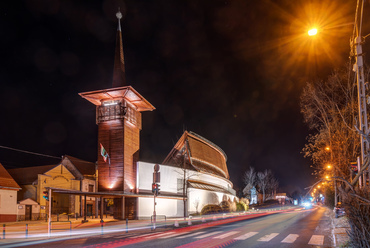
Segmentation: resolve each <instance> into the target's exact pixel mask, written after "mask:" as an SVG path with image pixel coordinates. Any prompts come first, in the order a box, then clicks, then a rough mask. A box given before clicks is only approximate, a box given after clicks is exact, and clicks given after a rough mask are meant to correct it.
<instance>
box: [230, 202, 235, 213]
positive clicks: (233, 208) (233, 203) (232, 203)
mask: <svg viewBox="0 0 370 248" xmlns="http://www.w3.org/2000/svg"><path fill="white" fill-rule="evenodd" d="M230 211H231V212H235V211H236V202H234V201H233V202H231V203H230Z"/></svg>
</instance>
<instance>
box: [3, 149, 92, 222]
mask: <svg viewBox="0 0 370 248" xmlns="http://www.w3.org/2000/svg"><path fill="white" fill-rule="evenodd" d="M8 171H9V173H10V174H11V175H12V177H13V178H14V179H15V181H17V183H18V184H19V185H20V186H21V188H22V190H21V191H19V192H18V201H20V204H21V205H22V201H23V200H26V199H29V200H33V201H34V202H36V203H38V204H39V205H40V211H39V213H38V214H39V217H38V218H44V217H45V215H46V211H47V206H48V204H49V203H50V202H51V203H52V213H53V214H57V213H58V214H63V213H64V214H76V213H77V214H78V215H80V214H81V213H82V212H83V211H82V210H83V209H82V208H83V206H84V204H83V201H84V199H83V198H81V196H75V195H67V194H58V193H54V194H53V195H52V197H51V199H49V201H47V200H46V199H45V198H44V197H43V196H44V195H45V193H44V192H45V191H46V188H47V187H52V188H59V189H66V190H80V191H83V192H95V189H96V173H97V172H96V169H95V164H94V163H91V162H87V161H83V160H80V159H77V158H74V157H71V156H67V155H66V156H63V158H62V160H61V162H60V163H58V164H54V165H44V166H33V167H25V168H17V169H9V170H8ZM28 205H32V204H28ZM95 205H96V204H95V197H89V198H87V212H88V213H89V215H92V214H93V213H94V211H95ZM31 213H32V214H31V216H32V219H34V218H36V217H35V214H34V212H33V211H31ZM20 218H21V217H20ZM27 218H28V217H27ZM25 219H26V214H25Z"/></svg>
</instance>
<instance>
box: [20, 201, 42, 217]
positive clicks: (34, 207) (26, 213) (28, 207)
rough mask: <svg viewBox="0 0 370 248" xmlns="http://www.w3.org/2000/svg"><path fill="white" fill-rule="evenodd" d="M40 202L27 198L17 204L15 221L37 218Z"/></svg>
mask: <svg viewBox="0 0 370 248" xmlns="http://www.w3.org/2000/svg"><path fill="white" fill-rule="evenodd" d="M40 209H41V208H40V204H38V203H37V202H36V201H34V200H32V199H30V198H28V199H25V200H22V201H19V203H18V204H17V210H18V211H17V221H22V220H38V219H39V218H40Z"/></svg>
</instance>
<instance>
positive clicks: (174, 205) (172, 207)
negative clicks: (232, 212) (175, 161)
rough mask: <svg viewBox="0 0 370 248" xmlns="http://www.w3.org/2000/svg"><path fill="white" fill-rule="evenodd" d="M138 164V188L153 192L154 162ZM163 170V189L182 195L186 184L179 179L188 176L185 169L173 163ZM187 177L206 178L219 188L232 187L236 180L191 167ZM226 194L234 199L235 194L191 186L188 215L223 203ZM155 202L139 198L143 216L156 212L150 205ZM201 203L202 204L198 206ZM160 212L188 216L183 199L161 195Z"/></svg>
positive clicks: (159, 200)
mask: <svg viewBox="0 0 370 248" xmlns="http://www.w3.org/2000/svg"><path fill="white" fill-rule="evenodd" d="M137 167H138V176H137V177H138V179H137V187H138V189H139V192H140V193H149V192H151V190H152V182H153V172H154V164H152V163H146V162H138V163H137ZM159 172H160V173H161V175H160V177H161V183H160V191H161V192H162V194H163V195H165V194H166V193H170V194H178V195H179V197H181V195H182V193H183V191H182V184H181V183H180V185H178V179H183V178H184V174H183V173H184V172H183V170H182V169H180V168H177V167H173V166H167V165H160V170H159ZM186 178H187V179H188V180H196V181H202V182H204V183H209V184H213V185H217V186H219V187H220V186H221V187H223V188H225V189H228V188H230V187H231V186H232V183H231V182H230V181H229V180H227V179H223V178H221V177H216V176H212V175H211V174H208V173H201V172H196V171H190V170H187V171H186ZM224 197H226V198H229V199H230V201H234V198H235V195H233V194H227V193H223V192H215V191H209V190H202V189H194V188H188V200H187V212H188V214H192V213H196V212H197V211H198V212H200V211H201V209H202V208H203V206H204V205H206V204H219V203H220V202H221V201H222V199H223V198H224ZM197 202H198V203H197ZM153 204H154V200H153V198H143V197H140V198H139V200H138V216H139V218H142V217H146V218H147V217H150V216H151V215H153V207H147V206H153ZM197 204H198V206H196V205H197ZM157 214H166V215H167V217H175V216H176V217H182V216H184V203H183V200H181V199H180V200H177V199H161V198H157Z"/></svg>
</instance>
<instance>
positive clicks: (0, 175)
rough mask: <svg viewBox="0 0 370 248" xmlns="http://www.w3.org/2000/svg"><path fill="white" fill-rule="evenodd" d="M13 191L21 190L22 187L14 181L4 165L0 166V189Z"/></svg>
mask: <svg viewBox="0 0 370 248" xmlns="http://www.w3.org/2000/svg"><path fill="white" fill-rule="evenodd" d="M1 188H5V189H12V190H19V189H21V187H19V185H18V184H17V182H16V181H15V180H14V179H13V177H12V176H11V175H10V174H9V172H8V171H7V170H6V169H5V168H4V166H3V165H2V164H0V189H1Z"/></svg>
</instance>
